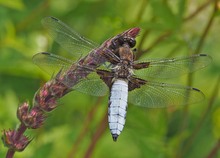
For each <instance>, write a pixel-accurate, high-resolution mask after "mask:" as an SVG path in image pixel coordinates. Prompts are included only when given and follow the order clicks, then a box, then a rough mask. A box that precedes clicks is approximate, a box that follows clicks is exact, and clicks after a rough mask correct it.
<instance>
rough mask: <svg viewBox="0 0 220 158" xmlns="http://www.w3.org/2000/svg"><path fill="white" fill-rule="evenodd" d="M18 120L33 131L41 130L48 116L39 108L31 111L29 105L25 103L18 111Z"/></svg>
mask: <svg viewBox="0 0 220 158" xmlns="http://www.w3.org/2000/svg"><path fill="white" fill-rule="evenodd" d="M17 117H18V119H19V120H20V121H21V122H22V123H23V124H24V125H25V126H26V127H27V128H31V129H36V128H39V127H41V126H42V125H43V123H44V121H45V119H46V115H45V114H44V112H43V111H42V110H41V109H39V108H38V107H33V108H32V109H29V107H28V103H23V104H22V105H21V106H19V107H18V110H17Z"/></svg>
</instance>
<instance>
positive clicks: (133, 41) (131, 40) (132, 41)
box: [128, 39, 136, 48]
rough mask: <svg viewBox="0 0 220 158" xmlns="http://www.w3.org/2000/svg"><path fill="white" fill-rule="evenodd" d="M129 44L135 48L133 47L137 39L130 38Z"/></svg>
mask: <svg viewBox="0 0 220 158" xmlns="http://www.w3.org/2000/svg"><path fill="white" fill-rule="evenodd" d="M128 44H129V46H130V47H131V48H133V47H134V46H135V45H136V40H134V39H130V40H129V41H128Z"/></svg>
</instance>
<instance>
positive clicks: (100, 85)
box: [33, 53, 109, 96]
mask: <svg viewBox="0 0 220 158" xmlns="http://www.w3.org/2000/svg"><path fill="white" fill-rule="evenodd" d="M33 62H34V63H35V64H36V65H38V66H39V67H40V68H42V69H43V70H45V71H46V72H47V73H49V74H51V75H56V74H57V73H58V72H60V70H61V69H62V72H63V73H65V72H66V71H67V70H68V69H69V68H70V66H71V65H72V64H74V63H72V61H71V60H68V59H66V58H63V57H61V56H58V55H54V54H50V53H38V54H36V55H34V56H33ZM80 69H81V71H79V70H77V71H74V70H73V71H70V72H69V74H68V75H72V76H75V78H80V77H79V76H84V75H85V74H88V75H86V77H82V79H79V80H77V83H76V84H75V85H74V86H71V85H72V83H73V81H70V80H68V79H65V80H63V83H64V84H65V85H66V86H69V87H70V88H71V89H73V90H77V91H79V92H82V93H86V94H89V95H93V96H104V95H106V94H107V92H108V90H109V88H108V87H107V85H106V84H105V83H104V82H103V81H102V80H101V79H100V77H99V75H97V74H96V72H95V70H93V69H90V68H87V67H80ZM74 82H75V81H74Z"/></svg>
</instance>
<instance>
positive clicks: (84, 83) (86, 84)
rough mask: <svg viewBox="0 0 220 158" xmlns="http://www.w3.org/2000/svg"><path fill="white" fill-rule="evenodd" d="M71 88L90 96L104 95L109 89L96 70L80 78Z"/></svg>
mask: <svg viewBox="0 0 220 158" xmlns="http://www.w3.org/2000/svg"><path fill="white" fill-rule="evenodd" d="M72 89H73V90H77V91H79V92H82V93H85V94H89V95H92V96H104V95H106V94H107V92H108V91H109V88H108V86H107V85H106V84H105V83H104V82H103V81H102V79H100V76H99V75H98V74H97V73H96V72H92V73H90V74H89V75H88V76H87V77H86V78H84V79H81V80H80V81H79V82H78V83H77V84H76V85H75V86H73V87H72Z"/></svg>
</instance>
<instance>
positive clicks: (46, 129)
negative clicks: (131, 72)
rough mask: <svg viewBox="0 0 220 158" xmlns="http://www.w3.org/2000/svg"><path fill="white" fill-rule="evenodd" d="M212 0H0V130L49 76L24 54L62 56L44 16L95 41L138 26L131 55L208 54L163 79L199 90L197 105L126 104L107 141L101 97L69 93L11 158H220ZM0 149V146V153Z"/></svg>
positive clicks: (215, 5) (219, 57)
mask: <svg viewBox="0 0 220 158" xmlns="http://www.w3.org/2000/svg"><path fill="white" fill-rule="evenodd" d="M219 4H220V3H219V2H217V0H216V1H213V0H201V1H196V2H194V1H185V0H179V1H162V0H158V1H154V0H149V1H146V0H139V1H132V0H127V1H124V0H122V1H110V0H107V1H101V0H84V1H81V0H75V1H71V0H63V1H49V0H44V1H24V0H23V1H22V0H15V1H14V2H13V3H10V2H8V1H7V2H6V1H0V85H1V86H0V109H1V110H0V128H1V130H3V129H9V128H10V129H13V128H15V127H16V125H17V124H18V120H17V118H16V109H17V106H18V105H19V104H20V103H22V102H24V101H27V100H28V101H29V102H30V103H31V102H32V98H33V95H34V93H35V92H36V91H37V89H38V88H39V87H40V86H42V85H43V84H44V83H45V82H46V81H48V80H49V79H50V77H49V76H48V75H47V74H46V73H44V72H42V70H40V69H39V68H38V67H36V66H35V65H34V64H33V63H32V61H31V58H32V56H33V55H34V54H36V53H38V52H43V51H50V52H53V53H57V54H62V55H64V56H65V55H67V52H65V51H64V50H63V49H62V48H61V47H60V46H59V45H58V44H56V43H54V42H53V41H52V40H51V38H49V37H48V36H47V32H46V31H45V30H44V28H43V27H42V26H41V23H40V20H41V19H42V18H43V17H45V16H48V15H51V16H54V17H57V18H59V19H61V20H62V21H64V22H65V23H67V24H68V25H69V26H70V27H72V28H74V30H77V32H79V33H81V34H82V35H84V36H86V37H88V38H89V39H92V40H93V41H96V42H98V43H102V42H103V41H104V40H106V39H108V38H110V37H112V36H114V35H116V34H118V33H120V32H122V31H124V30H126V29H128V28H131V27H134V26H139V27H141V28H142V31H141V34H140V36H139V37H138V40H137V48H138V54H137V57H141V58H164V57H175V56H188V55H190V54H194V53H206V54H209V55H210V56H212V58H213V63H212V64H211V65H210V66H209V67H207V68H206V69H203V70H201V71H198V72H196V73H194V74H193V75H188V76H183V77H181V78H178V79H176V80H171V81H170V80H169V81H164V82H170V83H171V82H172V83H173V82H174V83H178V84H184V85H191V86H193V87H197V88H199V89H201V90H202V91H203V92H204V93H205V95H206V100H205V101H204V102H201V103H198V104H195V105H189V106H185V107H170V108H167V109H143V108H140V107H135V106H133V105H131V106H130V105H129V108H128V113H127V122H126V125H125V128H124V131H123V132H122V134H121V135H120V137H119V139H118V141H117V142H116V143H115V142H113V141H112V138H111V135H110V132H109V130H108V125H107V123H106V111H107V102H108V101H107V99H108V97H107V96H106V97H103V98H96V97H91V96H88V95H85V94H81V93H79V92H72V93H70V94H68V95H67V96H65V97H64V98H62V99H61V100H60V106H59V108H58V109H57V110H55V111H52V112H51V113H50V114H49V116H50V117H49V118H47V121H46V123H45V125H44V126H43V127H42V128H40V129H37V130H29V131H27V133H26V134H27V135H28V136H30V137H34V139H33V141H32V142H31V143H30V144H29V146H28V147H27V148H26V149H25V150H24V151H23V152H21V153H16V154H15V157H17V158H19V157H32V158H38V157H39V158H41V157H47V158H50V157H51V158H52V157H53V158H60V157H62V158H63V157H86V156H88V157H106V158H108V157H109V158H110V157H178V158H180V157H187V158H191V157H210V158H211V157H214V156H215V157H220V156H219V154H218V153H217V151H218V148H219V145H220V144H219V135H220V134H219V133H220V121H219V113H220V108H219V104H220V99H219V98H220V97H219V93H218V90H219V87H220V86H219V82H220V77H219V69H220V64H219V63H220V54H219V53H218V50H219V49H220V45H219V42H220V37H219V35H218V34H219V32H220V28H219V26H218V24H219V23H220V21H219V6H220V5H219ZM201 149H202V150H201ZM128 151H129V152H128ZM6 152H7V148H5V147H4V146H3V144H1V146H0V157H5V155H6Z"/></svg>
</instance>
